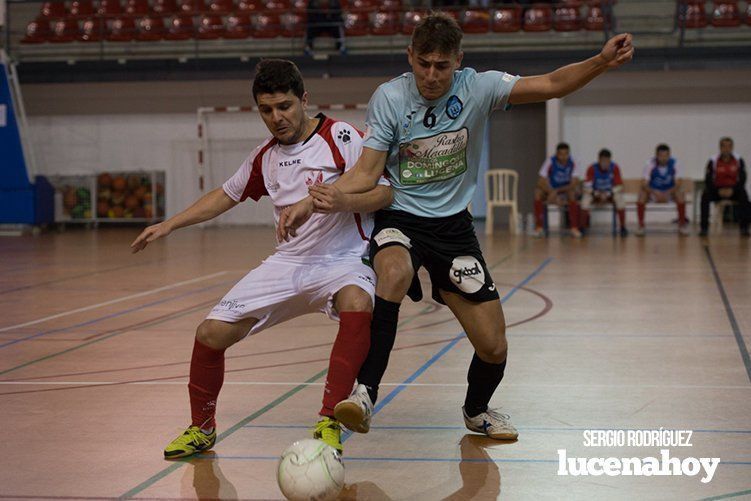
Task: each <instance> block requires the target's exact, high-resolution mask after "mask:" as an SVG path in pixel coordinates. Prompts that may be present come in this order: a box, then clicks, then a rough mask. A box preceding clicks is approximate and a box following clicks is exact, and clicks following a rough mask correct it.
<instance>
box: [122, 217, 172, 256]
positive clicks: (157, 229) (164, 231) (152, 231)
mask: <svg viewBox="0 0 751 501" xmlns="http://www.w3.org/2000/svg"><path fill="white" fill-rule="evenodd" d="M171 232H172V228H170V227H169V225H168V224H167V222H166V221H164V222H161V223H158V224H152V225H151V226H148V227H147V228H146V229H145V230H143V231H142V232H141V234H140V235H138V238H136V239H135V240H133V243H132V244H130V248H131V251H132V252H133V254H135V253H136V252H138V251H142V250H144V249H145V248H146V246H147V245H149V244H150V243H151V242H153V241H154V240H156V239H157V238H162V237H166V236H167V235H169V234H170V233H171Z"/></svg>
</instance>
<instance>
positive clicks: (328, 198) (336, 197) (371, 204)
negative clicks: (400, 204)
mask: <svg viewBox="0 0 751 501" xmlns="http://www.w3.org/2000/svg"><path fill="white" fill-rule="evenodd" d="M310 193H311V195H312V196H313V197H314V205H315V212H322V213H326V214H329V213H332V212H375V211H377V210H379V209H383V208H384V207H388V206H389V205H391V201H392V199H393V192H392V190H391V187H390V186H385V185H378V186H376V187H375V188H373V189H372V190H370V191H366V192H365V193H344V192H342V191H341V190H340V189H339V187H338V186H337V185H336V183H334V184H317V185H314V186H311V187H310Z"/></svg>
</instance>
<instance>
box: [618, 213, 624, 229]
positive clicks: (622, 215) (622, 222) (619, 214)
mask: <svg viewBox="0 0 751 501" xmlns="http://www.w3.org/2000/svg"><path fill="white" fill-rule="evenodd" d="M618 221H620V223H621V228H625V227H626V209H618Z"/></svg>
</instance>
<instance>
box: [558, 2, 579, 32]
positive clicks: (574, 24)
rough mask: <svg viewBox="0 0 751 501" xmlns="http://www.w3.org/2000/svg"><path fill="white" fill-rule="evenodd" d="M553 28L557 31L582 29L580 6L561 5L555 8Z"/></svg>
mask: <svg viewBox="0 0 751 501" xmlns="http://www.w3.org/2000/svg"><path fill="white" fill-rule="evenodd" d="M553 29H555V31H578V30H580V29H581V19H580V18H579V7H578V6H575V5H571V4H569V5H565V4H564V5H560V6H558V7H556V8H555V13H554V15H553Z"/></svg>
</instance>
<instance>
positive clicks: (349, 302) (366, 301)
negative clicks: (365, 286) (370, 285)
mask: <svg viewBox="0 0 751 501" xmlns="http://www.w3.org/2000/svg"><path fill="white" fill-rule="evenodd" d="M355 289H356V290H352V291H348V294H347V295H346V297H343V298H342V299H341V304H339V305H338V308H339V310H340V311H364V312H371V311H373V301H371V299H370V294H368V293H367V292H365V291H364V290H362V289H360V288H359V287H357V288H355Z"/></svg>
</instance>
